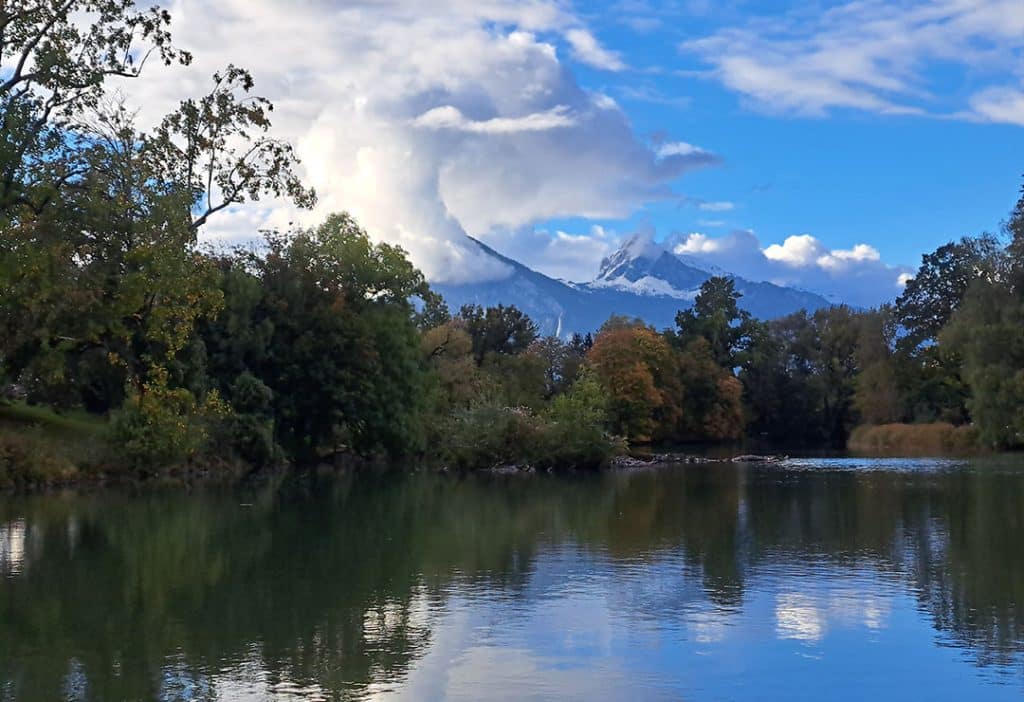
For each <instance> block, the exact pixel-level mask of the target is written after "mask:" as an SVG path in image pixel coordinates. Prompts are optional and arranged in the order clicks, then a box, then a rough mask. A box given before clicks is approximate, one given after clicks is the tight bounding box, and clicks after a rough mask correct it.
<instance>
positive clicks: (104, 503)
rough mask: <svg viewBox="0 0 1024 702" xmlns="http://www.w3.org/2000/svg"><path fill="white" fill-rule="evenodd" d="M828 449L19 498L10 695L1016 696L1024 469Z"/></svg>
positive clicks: (11, 539)
mask: <svg viewBox="0 0 1024 702" xmlns="http://www.w3.org/2000/svg"><path fill="white" fill-rule="evenodd" d="M814 465H815V464H814V463H813V462H804V461H798V462H794V463H793V465H789V466H784V467H777V466H774V467H757V466H732V465H726V466H714V467H705V466H698V467H690V468H685V469H675V470H665V471H654V472H640V473H635V474H609V475H603V476H586V477H564V478H562V477H557V478H556V477H549V476H543V477H534V478H529V479H520V478H486V477H478V478H464V479H460V478H450V477H442V476H434V475H425V474H419V475H406V476H403V475H391V474H386V475H363V476H358V477H357V476H351V475H350V476H344V477H341V478H336V479H328V478H313V477H306V478H302V479H295V480H290V481H287V482H285V483H284V484H282V485H264V486H260V487H251V488H248V489H246V490H244V491H241V492H239V491H209V492H203V493H200V494H191V495H186V494H183V493H180V492H173V491H168V492H148V493H146V494H142V495H133V496H130V495H121V494H116V493H102V494H92V495H82V496H60V497H57V496H47V497H35V498H31V499H13V498H12V499H8V500H5V501H0V573H2V574H3V575H4V576H5V577H4V579H2V580H0V700H15V699H17V700H35V699H39V700H43V699H53V698H63V699H76V700H120V699H162V700H214V699H217V700H250V699H251V700H263V699H299V700H317V699H323V700H335V699H415V700H419V699H444V698H447V699H467V700H471V699H480V698H484V697H487V698H491V699H530V698H532V699H620V698H624V697H629V698H638V699H661V698H664V699H679V698H680V697H688V698H696V699H703V698H707V697H712V698H750V697H789V698H796V699H801V698H802V699H813V698H815V697H816V694H815V691H816V690H817V688H815V687H814V685H813V684H811V685H810V686H809V683H808V681H809V680H810V681H812V682H813V681H814V680H817V681H818V682H820V683H821V684H825V683H826V682H830V683H832V684H838V685H840V686H841V687H842V688H843V689H842V690H841V691H839V690H837V691H835V694H831V695H830V697H832V698H837V699H839V698H844V697H845V698H847V699H861V698H863V697H864V696H867V695H868V694H871V695H873V696H877V697H879V698H880V699H887V698H894V697H908V696H909V697H915V698H916V697H921V696H930V697H936V696H938V697H942V698H946V697H948V698H956V697H960V698H969V699H976V698H986V699H988V698H991V699H1002V698H1005V699H1015V698H1018V697H1019V696H1020V694H1021V693H1022V692H1024V626H1022V625H1024V549H1022V548H1021V546H1020V545H1021V543H1022V537H1024V470H1021V469H1019V468H1018V467H1017V466H1016V465H1014V464H1013V463H1012V462H1005V461H1004V462H988V463H980V464H963V463H946V462H943V463H933V464H921V463H920V462H918V468H917V469H914V467H913V465H912V464H911V463H909V462H895V463H892V464H891V465H889V464H887V463H885V462H878V461H875V462H867V463H865V462H863V461H860V460H854V461H845V462H844V461H832V462H829V461H819V463H818V464H817V468H816V469H815V468H814ZM243 505H244V506H243ZM249 505H251V506H249Z"/></svg>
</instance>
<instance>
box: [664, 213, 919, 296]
mask: <svg viewBox="0 0 1024 702" xmlns="http://www.w3.org/2000/svg"><path fill="white" fill-rule="evenodd" d="M666 244H667V245H668V246H669V248H670V250H672V251H673V252H674V253H675V254H677V255H680V256H684V257H687V258H689V259H690V260H692V261H693V262H695V263H697V264H705V265H707V266H710V267H714V268H717V269H721V270H725V271H728V272H730V273H734V274H735V275H738V276H741V277H744V278H748V279H750V280H764V281H770V282H773V283H776V284H777V285H786V286H791V287H797V288H803V289H806V290H812V291H815V292H818V293H822V294H824V295H827V296H829V297H831V298H833V299H837V300H841V301H843V302H847V303H850V304H853V305H858V306H864V307H868V306H873V305H877V304H879V303H881V302H887V301H890V300H892V299H893V298H894V297H896V296H897V295H899V294H900V292H902V289H903V286H904V285H905V284H906V280H907V279H908V278H909V276H910V275H911V274H912V270H911V269H910V268H908V267H905V266H896V265H890V264H888V263H885V262H884V261H882V257H881V254H880V252H879V251H878V250H877V249H875V248H874V247H873V246H870V245H868V244H857V245H855V246H853V247H851V248H849V249H830V248H828V247H827V246H826V245H825V244H824V243H822V242H821V241H819V240H818V239H817V238H815V237H813V236H811V235H809V234H800V235H795V236H790V237H787V238H786V239H785V240H783V241H782V243H774V244H770V245H768V246H762V244H761V242H760V241H759V240H758V238H757V236H756V235H755V234H754V233H753V232H751V231H748V230H737V231H734V232H731V233H729V234H726V235H724V236H719V237H714V236H709V235H708V234H705V233H702V232H692V233H689V234H675V235H672V236H671V237H669V238H668V240H667V241H666Z"/></svg>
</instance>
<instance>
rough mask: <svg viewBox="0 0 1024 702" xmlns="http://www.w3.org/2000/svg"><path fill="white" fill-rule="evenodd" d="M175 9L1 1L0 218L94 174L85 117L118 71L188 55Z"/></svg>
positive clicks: (98, 1) (128, 3) (124, 3)
mask: <svg viewBox="0 0 1024 702" xmlns="http://www.w3.org/2000/svg"><path fill="white" fill-rule="evenodd" d="M170 21H171V17H170V14H169V13H168V12H167V11H166V10H163V9H160V8H157V7H154V8H151V9H147V10H136V9H135V3H134V2H133V1H132V0H53V1H52V2H48V1H43V0H6V2H4V3H3V5H2V6H0V217H15V218H17V217H20V216H21V215H20V214H19V210H24V211H27V212H29V213H31V214H32V215H38V214H41V213H42V211H43V209H44V208H45V207H46V206H47V205H48V204H50V203H51V202H52V201H53V199H54V197H55V196H56V195H57V194H58V193H59V192H60V191H61V190H63V189H64V188H65V187H67V186H68V185H69V184H71V183H74V182H77V181H79V180H80V179H81V178H82V177H83V176H85V175H86V174H87V173H88V164H87V163H86V162H85V161H84V160H83V159H82V156H83V155H84V153H85V152H87V151H88V139H86V140H84V143H83V141H82V140H81V139H80V135H79V133H78V130H79V126H80V118H81V117H82V116H83V114H85V113H87V112H88V111H89V110H91V109H93V108H95V107H97V106H98V105H99V104H100V102H101V99H102V98H103V96H104V93H105V88H106V82H107V80H108V79H109V78H111V77H118V78H136V77H138V76H139V75H141V73H142V68H143V66H144V65H145V64H146V62H147V60H148V59H149V58H150V57H151V56H152V55H154V54H155V55H156V56H157V57H158V58H159V59H160V60H161V61H163V62H164V63H166V64H171V63H182V64H188V63H189V62H190V61H191V56H190V55H189V54H188V53H187V52H184V51H180V50H177V49H175V48H174V47H173V45H172V43H171V36H170V33H169V31H168V26H169V24H170Z"/></svg>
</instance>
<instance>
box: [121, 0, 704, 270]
mask: <svg viewBox="0 0 1024 702" xmlns="http://www.w3.org/2000/svg"><path fill="white" fill-rule="evenodd" d="M167 6H168V8H169V9H170V11H171V13H172V16H173V17H174V23H173V29H174V33H175V39H176V41H177V43H178V44H179V45H181V46H182V47H183V48H187V49H189V50H191V51H192V52H193V53H194V55H195V57H196V61H195V63H194V64H193V66H192V67H191V68H189V69H181V68H168V69H165V68H162V67H158V66H155V65H153V66H151V70H150V74H149V75H147V77H146V79H145V80H144V81H137V82H132V83H130V84H127V85H125V90H126V92H127V93H128V95H129V98H130V100H131V101H132V102H134V103H135V104H137V105H141V106H143V110H142V115H143V117H144V118H145V119H146V120H151V121H155V120H156V119H158V118H159V116H160V115H162V114H163V113H165V112H166V111H169V110H170V109H172V108H173V106H174V105H175V104H176V102H177V101H178V100H179V99H181V98H182V97H186V96H191V95H197V94H201V93H202V92H203V91H205V90H206V88H207V85H208V78H209V75H210V74H212V73H213V71H215V70H217V69H219V68H221V67H223V66H224V65H226V64H228V63H236V64H239V65H243V66H246V67H247V68H249V69H251V70H252V72H253V75H254V77H255V79H256V85H257V89H258V91H259V92H260V93H262V94H265V95H267V96H268V97H269V98H271V99H272V100H273V101H274V102H275V104H276V107H277V109H276V110H275V112H274V122H275V125H274V127H275V128H274V133H275V135H277V136H280V137H282V138H286V139H289V140H290V141H292V142H293V143H294V144H295V145H296V148H297V152H298V154H299V156H300V157H301V158H302V160H303V171H304V173H303V175H304V178H305V180H306V182H307V183H308V184H309V185H311V186H313V187H315V188H316V189H317V191H318V193H319V195H320V199H321V204H320V206H319V208H318V209H317V211H316V212H313V213H298V212H295V211H293V210H292V209H291V208H290V207H288V206H286V205H283V204H281V203H261V208H262V209H260V210H250V211H249V214H247V215H242V214H236V215H235V216H234V217H233V218H232V219H230V221H229V219H228V218H220V219H217V220H214V221H213V222H212V223H211V226H210V228H208V229H207V230H206V232H205V235H206V236H207V237H216V236H218V235H219V236H220V237H221V238H235V237H238V236H240V235H241V231H240V230H244V229H245V228H246V227H247V226H254V225H255V218H256V215H254V214H252V212H260V214H261V215H262V214H266V215H267V218H266V219H265V220H264V221H266V222H271V223H273V225H274V226H279V225H280V224H281V223H284V224H285V225H286V224H287V222H289V221H292V220H295V221H298V222H300V223H302V224H312V223H315V222H316V221H318V220H320V219H321V218H322V217H323V216H324V214H326V213H327V212H331V211H337V210H348V211H350V212H352V213H353V215H354V216H356V218H357V219H358V220H359V221H360V222H361V223H362V224H363V225H364V226H365V227H366V228H367V229H368V230H369V231H370V233H371V235H373V236H374V237H377V238H379V239H383V240H387V241H390V242H392V243H397V244H400V245H402V246H403V247H405V248H406V249H407V250H408V251H409V252H410V254H411V256H412V258H413V260H414V261H415V262H416V264H417V265H419V266H420V267H421V268H423V270H424V272H425V273H426V274H427V275H428V277H429V278H430V279H432V280H434V281H456V280H458V281H461V282H466V281H469V280H473V279H476V280H484V279H493V278H500V277H501V276H503V275H507V274H508V269H507V267H505V266H503V265H501V264H496V263H494V262H493V261H490V260H489V259H487V258H485V257H483V256H481V255H480V253H479V251H478V250H477V249H476V248H475V247H474V246H472V245H467V243H466V241H465V239H464V234H466V233H469V234H471V235H474V236H484V235H491V236H492V243H497V242H499V241H500V240H501V237H502V236H503V234H502V233H503V232H505V233H508V232H519V231H524V230H530V229H532V228H533V227H534V226H535V225H536V224H537V223H538V222H543V221H545V220H548V219H551V218H554V217H583V218H617V217H623V216H626V215H629V214H631V213H633V212H634V211H635V210H636V209H637V208H638V207H639V206H640V205H642V204H643V203H646V202H651V201H655V200H659V199H665V198H670V197H673V192H672V185H671V184H672V182H673V181H674V180H675V179H676V178H677V177H678V176H680V175H681V174H683V173H685V172H686V171H688V170H690V169H694V168H699V167H702V166H706V165H710V164H713V163H716V162H717V157H715V156H714V155H713V154H710V153H708V152H707V151H704V150H702V149H698V148H696V147H691V148H690V149H689V150H681V149H677V150H675V151H674V152H672V150H671V149H669V150H666V149H665V148H664V147H663V148H661V149H658V150H657V151H656V150H655V149H654V147H652V146H650V145H649V144H647V143H646V142H645V141H643V140H641V139H640V138H638V137H637V136H636V134H635V133H634V132H633V129H632V126H631V124H630V121H629V119H628V118H627V116H626V115H625V114H624V113H623V112H622V110H621V109H620V108H619V107H618V106H617V105H616V104H615V102H614V101H613V100H611V99H610V98H608V97H607V96H606V95H603V94H601V93H596V92H590V91H588V90H585V89H584V88H582V87H581V86H580V85H579V84H578V83H577V82H576V80H575V78H574V76H573V74H572V72H571V70H570V69H569V68H568V67H567V65H566V64H565V62H564V61H563V60H562V57H561V56H560V55H559V51H558V50H557V48H556V42H557V40H558V38H559V37H561V38H563V39H565V40H566V41H567V42H568V43H569V44H570V45H571V47H572V49H573V51H574V52H575V54H576V56H577V58H578V59H579V60H581V61H583V60H586V61H588V62H589V63H590V64H592V65H596V64H604V67H605V68H609V69H617V68H620V67H621V59H618V57H617V56H615V55H614V54H612V53H611V52H608V51H606V50H604V49H603V48H601V46H600V45H599V44H598V43H597V41H596V40H593V36H592V35H590V34H588V33H587V32H586V31H585V26H584V24H583V22H582V21H581V19H580V18H579V17H577V16H575V15H572V14H570V13H569V12H568V11H567V10H566V9H564V8H565V7H566V6H565V5H564V4H563V3H560V2H557V0H524V1H517V0H444V1H443V2H442V1H439V2H436V3H431V4H430V8H429V12H428V11H424V7H423V4H422V3H421V2H419V1H418V0H349V1H348V2H345V3H335V2H333V1H331V0H309V1H308V2H304V3H284V2H280V0H173V1H171V0H168V3H167ZM591 40H592V41H591ZM243 209H246V208H243ZM245 217H249V218H250V220H248V221H246V219H245ZM506 235H508V236H512V235H511V234H506ZM246 238H252V237H251V235H250V236H247V237H246ZM553 240H554V241H556V245H557V246H561V247H563V249H564V250H566V251H568V250H571V249H573V248H574V247H575V249H576V250H584V249H586V247H585V246H584V244H583V243H578V244H575V245H574V244H571V243H569V242H568V241H564V242H561V243H558V242H559V241H561V240H559V239H558V237H557V236H556V237H554V238H553ZM513 243H514V242H513V241H511V240H510V242H509V244H510V246H509V247H508V248H511V247H512V244H513ZM499 248H505V247H499ZM556 250H561V249H556ZM562 270H563V272H564V271H567V270H569V266H568V263H567V264H566V267H564V268H562Z"/></svg>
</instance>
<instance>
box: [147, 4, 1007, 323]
mask: <svg viewBox="0 0 1024 702" xmlns="http://www.w3.org/2000/svg"><path fill="white" fill-rule="evenodd" d="M165 5H166V6H167V7H168V9H170V10H171V13H172V16H173V17H174V22H173V24H172V28H173V29H174V33H175V38H176V40H177V43H178V44H179V45H181V46H182V47H184V48H187V49H189V50H191V51H192V52H193V53H194V54H195V56H196V61H195V63H194V64H193V66H192V67H191V68H189V69H187V70H186V69H180V68H170V69H167V68H159V69H157V71H155V72H157V73H159V72H160V71H163V72H164V74H165V75H163V76H159V75H158V76H155V77H153V78H152V79H150V78H149V77H147V78H146V79H144V80H143V81H138V82H136V84H133V85H132V86H130V90H129V91H128V92H129V97H130V98H132V99H135V100H137V101H138V104H139V105H140V106H141V107H142V109H143V113H144V114H146V113H149V114H152V115H157V114H158V113H161V112H162V111H167V110H169V109H171V108H172V107H173V106H174V104H175V101H176V100H177V99H181V98H182V97H185V96H187V95H194V94H200V93H201V92H202V91H203V90H204V89H205V88H206V85H207V76H208V75H210V74H212V72H213V71H214V70H216V69H218V68H220V67H222V66H224V65H226V64H228V63H235V64H238V65H242V66H245V67H247V68H249V69H250V70H252V72H253V75H254V77H255V79H256V83H257V89H258V90H259V92H261V93H262V94H264V95H266V96H267V97H269V98H271V99H272V100H273V101H274V102H275V104H276V106H277V109H276V110H275V113H274V122H275V130H274V131H275V134H276V135H278V136H281V137H283V138H287V139H289V140H291V141H292V142H293V143H294V144H295V145H296V148H297V152H298V154H299V156H300V158H301V159H302V161H303V166H302V171H301V172H302V174H303V176H304V178H305V180H306V181H307V183H308V184H310V185H312V186H314V187H315V188H316V190H317V191H318V194H319V195H320V205H319V206H318V208H317V210H316V211H314V212H306V213H299V212H296V211H294V210H293V209H292V208H291V207H289V206H288V205H287V203H278V202H269V203H261V204H260V205H259V206H255V207H254V206H248V207H242V208H236V209H234V210H232V211H231V212H228V213H226V214H225V215H224V216H222V217H221V218H220V219H219V220H215V221H214V222H213V223H211V225H210V226H209V227H208V228H207V231H206V232H205V236H206V237H207V238H208V239H212V240H219V241H223V240H233V241H237V240H245V239H252V238H253V235H254V233H255V232H256V230H258V229H260V228H266V227H277V228H285V227H287V226H289V223H292V222H296V223H299V224H301V225H312V224H314V223H315V222H316V221H318V220H320V219H322V218H323V216H324V215H325V214H326V213H328V212H331V211H338V210H347V211H350V212H352V213H353V214H354V215H355V216H356V217H357V218H358V219H359V221H360V222H361V223H362V224H363V225H364V226H365V227H366V228H367V229H368V230H369V232H370V233H371V235H372V236H373V237H374V238H376V239H378V240H384V241H389V242H392V243H397V244H400V245H402V246H403V247H405V248H406V250H408V251H409V253H410V255H411V257H412V258H413V260H414V262H415V263H416V264H417V265H419V266H420V267H421V268H422V269H423V270H424V272H425V273H426V274H427V276H428V278H429V279H431V280H433V281H437V282H474V281H485V280H495V279H501V278H502V277H504V276H507V275H509V273H510V271H509V270H508V269H507V267H506V266H504V265H503V264H501V263H500V262H495V261H494V260H492V259H488V258H486V257H483V256H482V255H481V254H480V253H479V252H478V251H477V250H476V249H475V248H474V247H472V246H468V245H467V243H466V239H465V236H466V235H467V234H468V235H470V236H474V237H477V238H479V239H481V240H483V241H485V242H486V243H487V244H489V245H491V246H493V247H494V248H496V249H497V250H498V251H500V252H502V253H504V254H506V255H508V256H510V257H512V258H515V259H517V260H519V261H521V262H523V263H524V264H526V265H528V266H530V267H532V268H535V269H536V270H539V271H541V272H543V273H546V274H548V275H552V276H554V277H558V278H563V279H567V280H574V281H585V280H589V279H592V278H593V277H594V275H595V274H596V272H597V270H598V267H599V265H600V262H601V259H602V258H603V257H605V256H607V255H608V254H609V253H611V252H612V251H614V250H615V249H616V248H617V247H618V246H619V245H620V244H621V242H622V241H623V240H624V239H625V238H627V237H629V236H630V235H632V234H633V233H635V232H638V231H641V232H646V233H647V235H649V236H653V237H654V238H655V239H656V240H658V241H661V242H664V243H665V245H666V246H668V247H669V248H671V249H673V250H675V251H677V252H679V253H684V254H686V255H688V256H691V257H693V258H694V259H697V260H698V261H701V262H706V263H707V264H709V265H714V266H718V267H720V268H722V269H724V270H727V271H730V272H733V273H736V274H739V275H744V276H746V277H750V278H754V279H759V280H771V281H773V282H777V283H782V284H787V285H794V286H798V287H802V288H806V289H811V290H815V291H817V292H822V293H824V294H828V295H831V296H833V297H835V298H838V299H841V300H843V301H847V302H851V303H853V304H861V305H869V304H877V303H878V302H882V301H885V300H888V299H892V298H893V297H895V296H896V295H897V294H898V293H899V291H900V286H901V283H902V282H903V281H905V279H906V276H907V275H909V274H910V273H912V271H913V270H914V267H915V265H916V264H917V263H918V262H919V261H920V257H921V255H922V254H923V253H926V252H928V251H931V250H933V249H934V248H936V247H937V246H939V245H941V244H943V243H945V242H947V241H950V240H952V239H956V238H959V237H961V236H964V235H971V234H977V233H980V232H983V231H991V232H996V231H998V229H999V225H1000V222H1001V220H1002V219H1003V218H1005V216H1006V214H1007V213H1008V212H1009V210H1010V209H1011V207H1012V205H1013V203H1014V202H1015V201H1016V199H1017V197H1018V194H1019V188H1020V184H1021V182H1022V175H1024V2H1022V1H1021V0H895V1H888V2H881V1H877V0H847V1H839V2H812V1H808V2H799V3H796V2H794V3H792V4H791V5H789V6H788V7H787V5H786V4H785V3H782V2H744V1H740V0H736V1H732V0H719V1H717V2H716V1H712V0H676V1H671V0H665V1H663V2H656V1H655V0H607V1H604V2H598V1H590V2H583V1H581V0H577V1H576V2H569V1H567V0H565V1H563V0H431V1H430V2H423V0H345V1H344V2H342V1H340V0H289V1H288V2H284V0H174V1H173V2H168V3H165ZM148 70H150V69H149V67H147V71H148ZM168 73H169V74H170V75H167V74H168Z"/></svg>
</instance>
